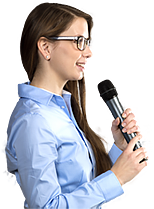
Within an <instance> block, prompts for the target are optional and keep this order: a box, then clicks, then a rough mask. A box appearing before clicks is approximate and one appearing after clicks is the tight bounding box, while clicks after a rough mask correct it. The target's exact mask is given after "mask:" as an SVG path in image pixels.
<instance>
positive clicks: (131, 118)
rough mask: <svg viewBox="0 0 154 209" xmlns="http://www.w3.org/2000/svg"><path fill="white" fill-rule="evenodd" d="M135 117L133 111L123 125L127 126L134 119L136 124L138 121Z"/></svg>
mask: <svg viewBox="0 0 154 209" xmlns="http://www.w3.org/2000/svg"><path fill="white" fill-rule="evenodd" d="M134 118H135V115H134V114H133V113H130V114H128V115H127V117H126V119H125V120H124V121H123V122H122V126H123V127H125V126H126V125H128V124H129V123H130V122H131V121H134V125H135V124H136V123H137V122H136V121H135V120H134Z"/></svg>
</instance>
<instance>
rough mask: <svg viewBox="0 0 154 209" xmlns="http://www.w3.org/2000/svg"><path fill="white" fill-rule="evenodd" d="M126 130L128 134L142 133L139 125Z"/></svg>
mask: <svg viewBox="0 0 154 209" xmlns="http://www.w3.org/2000/svg"><path fill="white" fill-rule="evenodd" d="M126 132H127V133H128V134H132V133H138V134H139V133H140V127H139V126H134V127H133V128H131V129H126Z"/></svg>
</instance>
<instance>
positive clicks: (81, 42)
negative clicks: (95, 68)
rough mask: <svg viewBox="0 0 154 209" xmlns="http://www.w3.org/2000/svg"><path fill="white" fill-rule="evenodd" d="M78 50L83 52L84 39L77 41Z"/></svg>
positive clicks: (84, 46)
mask: <svg viewBox="0 0 154 209" xmlns="http://www.w3.org/2000/svg"><path fill="white" fill-rule="evenodd" d="M78 48H79V49H80V50H84V49H85V48H86V39H84V37H80V38H79V39H78Z"/></svg>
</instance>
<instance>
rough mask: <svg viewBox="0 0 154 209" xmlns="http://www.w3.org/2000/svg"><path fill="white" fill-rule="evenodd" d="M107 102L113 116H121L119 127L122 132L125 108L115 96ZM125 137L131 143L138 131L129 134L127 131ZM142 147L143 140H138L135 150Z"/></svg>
mask: <svg viewBox="0 0 154 209" xmlns="http://www.w3.org/2000/svg"><path fill="white" fill-rule="evenodd" d="M106 104H107V106H108V108H109V109H110V111H111V112H112V115H113V117H114V118H115V119H116V118H117V117H119V118H120V125H119V128H120V130H121V132H122V129H123V126H122V125H121V123H122V122H123V121H124V118H123V117H122V114H123V112H124V109H123V107H122V105H121V103H120V101H119V98H118V97H117V96H116V97H113V98H112V99H110V100H109V101H106ZM122 134H123V136H124V138H125V139H126V141H127V143H128V144H129V142H130V140H131V139H133V138H134V137H135V136H136V133H132V134H127V133H123V132H122ZM140 147H142V145H141V142H140V141H138V142H137V143H136V144H135V147H134V149H133V151H135V150H137V149H139V148H140Z"/></svg>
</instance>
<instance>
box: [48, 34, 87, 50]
mask: <svg viewBox="0 0 154 209" xmlns="http://www.w3.org/2000/svg"><path fill="white" fill-rule="evenodd" d="M46 38H47V39H51V40H56V41H76V43H77V48H78V49H79V50H80V51H84V50H85V48H86V46H87V45H88V46H90V41H91V40H90V38H85V37H84V36H49V37H46ZM81 38H82V39H84V44H83V48H81V47H80V44H79V41H80V40H81Z"/></svg>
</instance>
